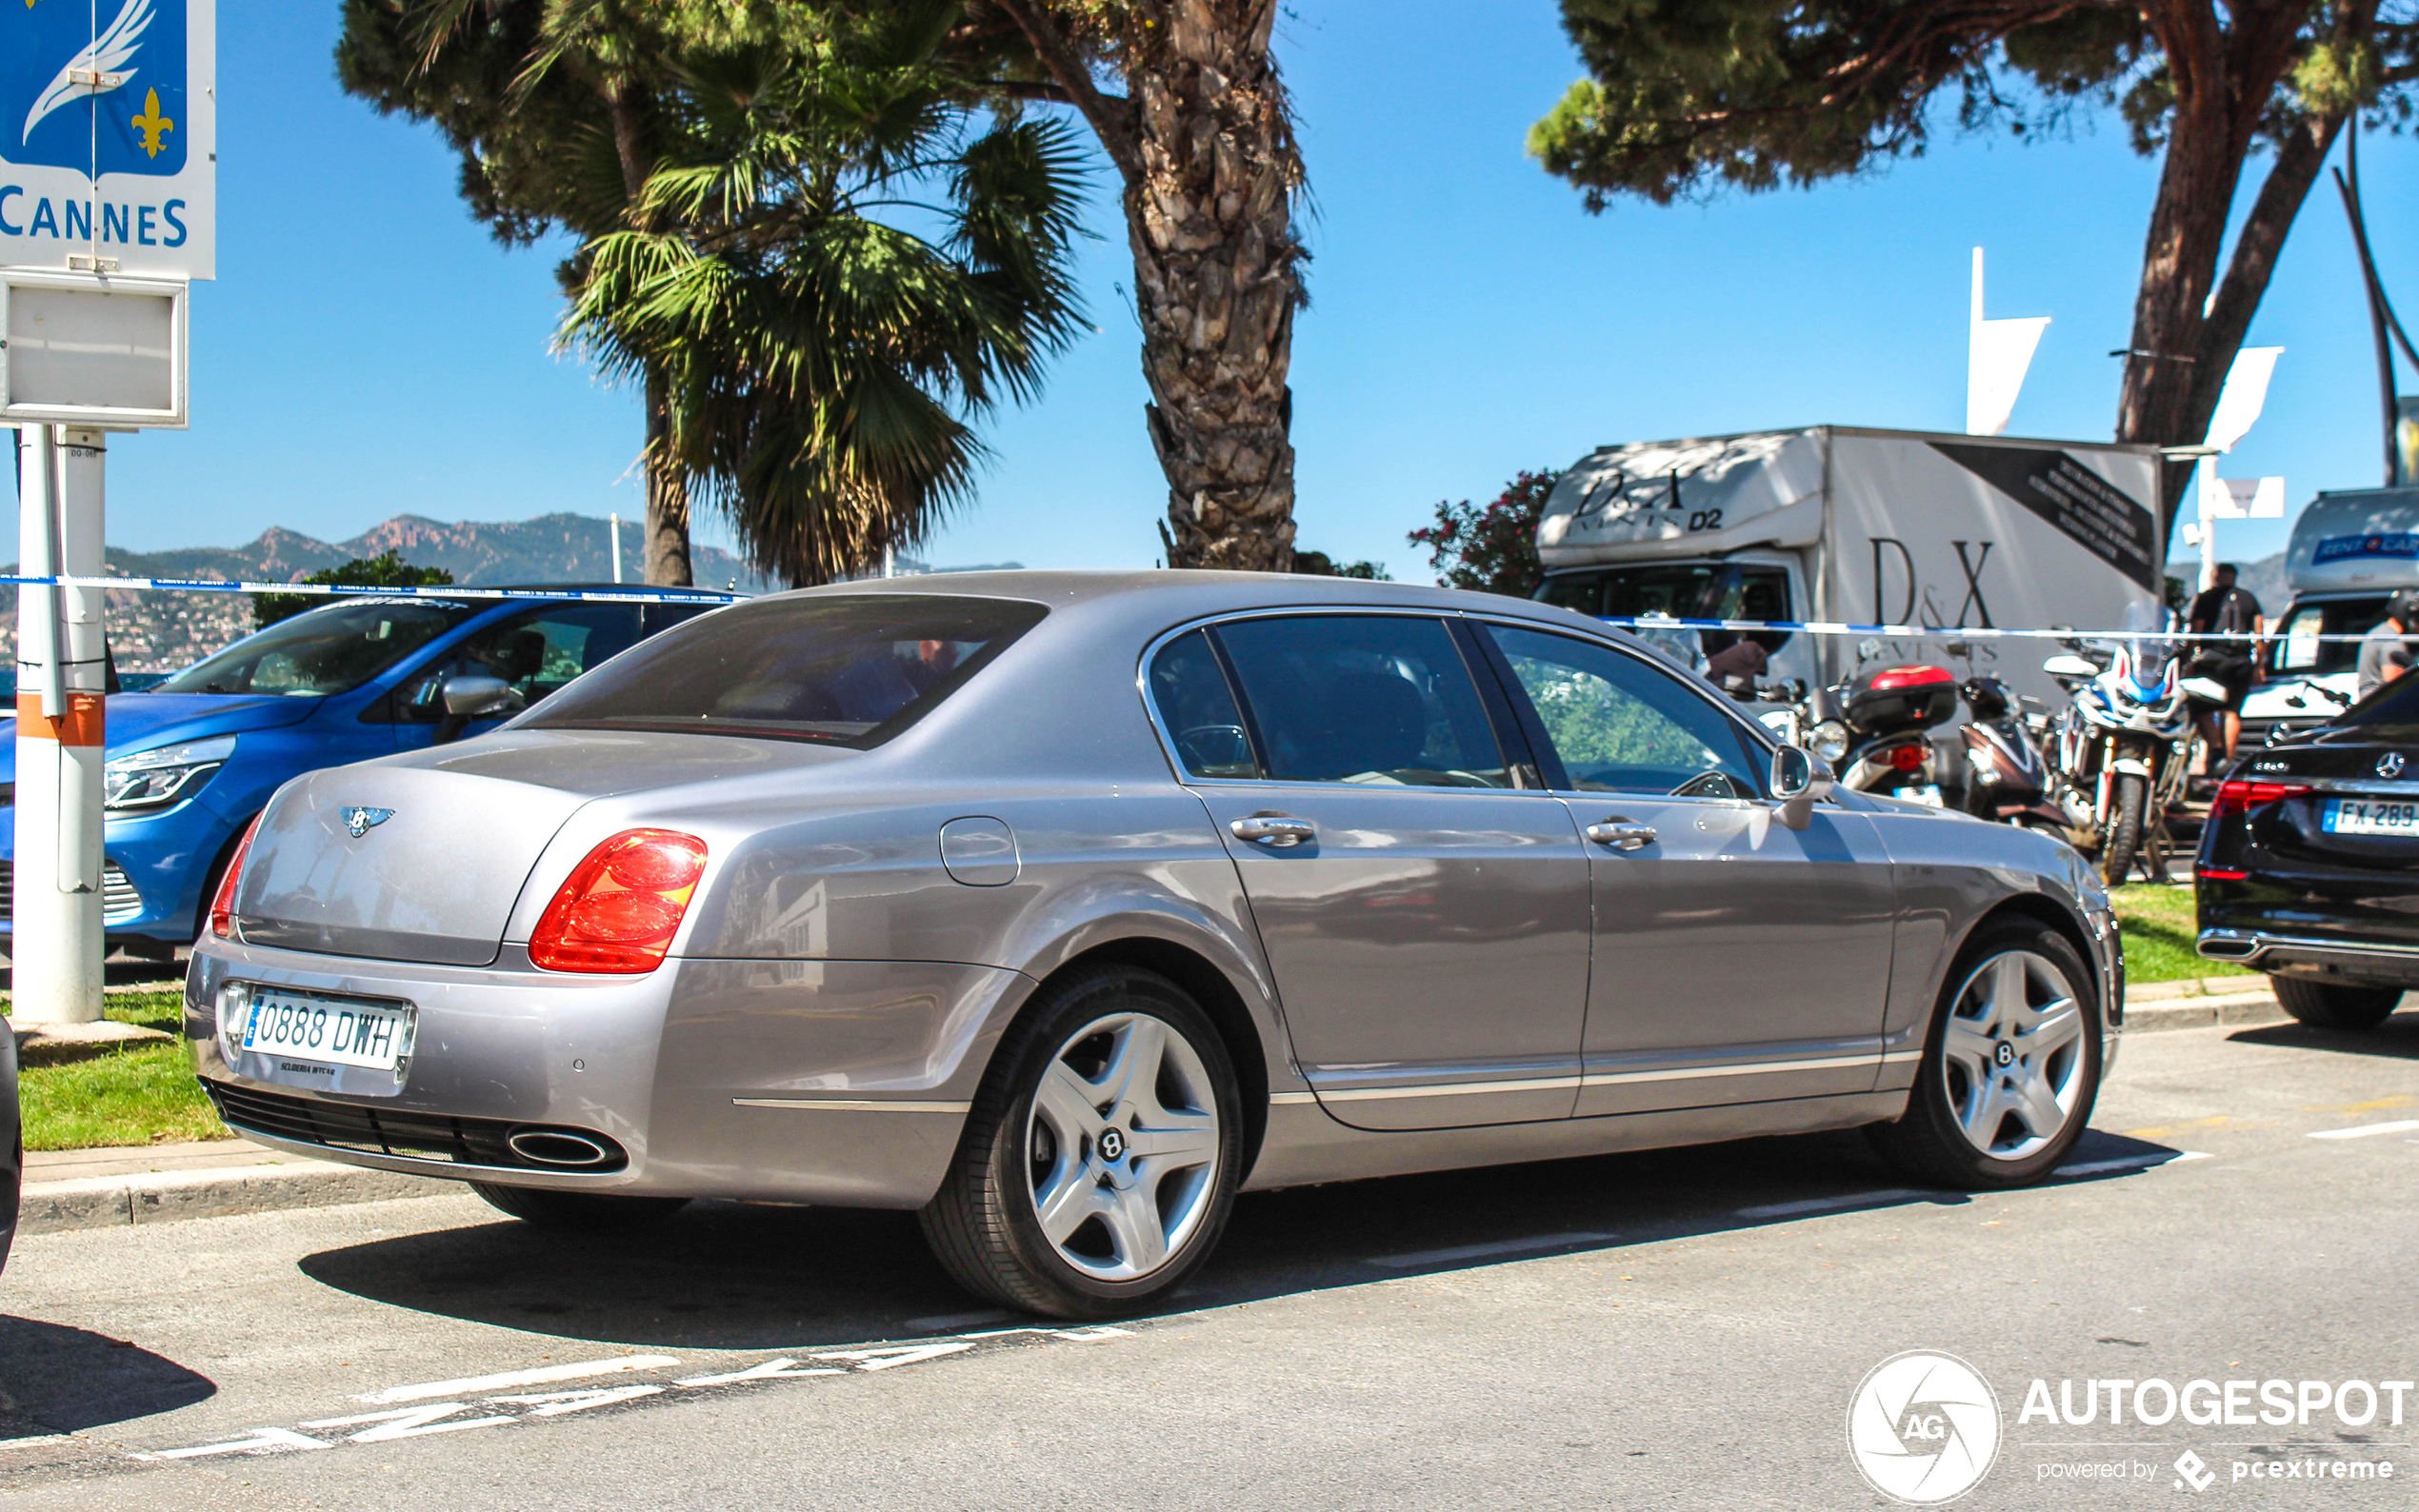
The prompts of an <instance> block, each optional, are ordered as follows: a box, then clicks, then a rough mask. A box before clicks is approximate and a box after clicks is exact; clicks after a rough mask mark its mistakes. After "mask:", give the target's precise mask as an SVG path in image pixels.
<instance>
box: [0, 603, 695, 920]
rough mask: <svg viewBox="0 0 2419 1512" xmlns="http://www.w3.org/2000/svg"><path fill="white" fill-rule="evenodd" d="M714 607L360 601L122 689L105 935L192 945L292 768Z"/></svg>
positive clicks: (4, 833) (2, 733)
mask: <svg viewBox="0 0 2419 1512" xmlns="http://www.w3.org/2000/svg"><path fill="white" fill-rule="evenodd" d="M713 607H715V606H714V605H712V604H701V603H694V602H683V603H660V604H627V603H624V604H615V603H594V602H582V601H576V600H571V601H566V600H557V601H554V602H550V603H540V604H536V605H531V604H530V603H529V602H528V601H527V600H521V601H517V602H516V601H512V600H504V601H498V600H494V599H473V598H463V599H452V598H437V597H427V598H422V597H404V596H394V597H364V598H348V599H342V600H339V601H337V602H336V603H333V604H330V605H328V606H326V607H322V608H316V609H312V610H310V612H308V613H304V614H298V615H295V616H294V617H293V618H291V619H289V620H282V621H280V622H278V623H277V624H275V625H272V626H270V627H268V628H267V629H265V630H261V631H259V632H257V633H255V634H252V635H249V636H246V637H245V638H244V639H243V640H240V641H238V642H236V643H235V644H234V645H232V646H230V647H228V648H227V649H225V650H223V651H221V652H219V653H218V654H217V655H216V656H213V657H210V659H209V660H207V661H204V662H200V663H197V664H195V665H194V666H190V667H188V668H187V669H186V670H184V671H182V672H179V673H178V674H177V675H176V676H174V677H172V678H170V679H169V680H168V681H167V682H165V683H162V684H160V685H159V686H156V687H154V688H152V689H150V690H149V691H146V692H141V693H120V694H117V695H115V696H113V697H111V698H110V700H109V763H108V766H107V768H106V773H107V775H106V777H105V780H104V781H105V797H104V800H103V808H104V813H105V816H106V817H105V821H104V824H103V826H102V838H103V849H104V853H105V855H106V858H107V859H106V862H105V864H104V866H103V869H102V901H101V918H102V923H103V926H104V928H105V929H106V930H107V931H108V934H109V940H110V945H111V946H112V947H116V948H122V949H125V950H128V951H130V952H131V953H134V954H138V955H147V956H153V957H163V958H164V957H166V956H168V955H170V953H172V952H173V951H174V950H175V948H176V947H177V946H179V945H188V944H190V943H191V942H192V939H193V936H194V934H195V932H196V930H197V929H198V927H199V919H200V913H201V910H202V909H203V908H204V907H206V906H207V905H208V904H209V901H210V894H211V892H212V891H213V889H215V888H216V887H217V885H218V876H219V872H220V870H221V868H223V867H224V866H225V865H227V860H228V857H229V856H230V855H231V854H232V853H233V851H234V848H235V842H236V841H237V840H238V839H240V838H241V837H242V835H243V833H244V828H245V826H248V825H250V823H251V822H252V816H253V815H255V814H257V813H259V812H260V810H261V808H262V806H264V805H266V804H267V803H268V802H269V797H270V794H271V793H273V792H275V791H276V790H277V789H278V787H279V786H281V785H283V784H284V783H286V782H287V781H289V780H290V779H292V778H294V777H298V776H300V775H302V774H303V773H304V772H308V771H314V770H316V769H318V768H319V767H322V766H342V765H344V764H345V763H347V762H357V761H367V760H369V759H370V758H371V757H373V756H387V755H391V754H393V753H394V752H396V751H402V750H412V749H416V748H417V747H420V746H430V745H441V744H443V743H445V742H447V741H451V740H459V739H461V738H463V737H464V736H467V735H474V734H479V733H482V732H484V731H486V730H489V729H492V728H494V727H495V726H496V725H497V724H498V723H499V722H501V721H502V720H504V719H507V718H509V717H510V716H511V715H512V714H514V713H517V712H519V711H520V710H521V709H522V708H525V707H527V706H529V705H530V704H533V703H535V702H537V701H538V700H539V699H541V698H544V697H545V696H546V695H547V694H549V693H550V692H552V691H554V689H556V688H558V687H560V686H563V685H564V684H566V683H568V682H570V680H571V679H572V678H574V677H577V676H579V675H580V674H581V673H582V672H584V671H587V670H588V669H589V668H590V667H592V666H597V665H598V664H599V663H601V662H603V661H604V660H605V659H606V658H608V657H610V656H613V655H615V654H617V653H618V652H621V651H624V650H627V649H629V648H630V647H632V646H635V645H636V644H638V643H639V642H640V641H642V640H644V639H646V638H647V637H648V636H650V635H653V634H656V633H657V632H659V631H661V630H665V629H668V628H670V627H672V626H674V625H677V624H680V623H681V622H682V621H684V620H688V619H692V618H694V617H695V616H697V615H699V614H703V613H706V612H708V611H709V610H710V609H711V608H713ZM15 734H16V730H15V725H14V722H13V721H12V720H11V721H9V722H6V723H5V724H0V783H6V784H7V785H8V786H6V787H5V788H0V805H5V806H0V826H5V828H0V847H4V848H5V852H6V855H7V858H8V859H7V860H0V931H6V930H7V929H9V927H10V924H9V913H10V877H11V874H12V872H13V862H14V859H15V853H16V830H15V817H16V814H15V807H14V804H13V802H12V800H13V798H14V794H15V778H16V744H15V738H14V737H15ZM0 939H5V935H0Z"/></svg>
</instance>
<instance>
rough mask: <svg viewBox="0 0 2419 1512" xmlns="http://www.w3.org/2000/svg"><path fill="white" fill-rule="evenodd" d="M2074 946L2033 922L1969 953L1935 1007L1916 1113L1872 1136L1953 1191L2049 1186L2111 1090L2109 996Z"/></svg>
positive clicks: (1915, 1094) (1879, 1127) (1999, 928)
mask: <svg viewBox="0 0 2419 1512" xmlns="http://www.w3.org/2000/svg"><path fill="white" fill-rule="evenodd" d="M2094 980H2095V979H2094V978H2093V976H2092V974H2091V972H2090V970H2089V968H2088V967H2087V966H2085V965H2084V964H2083V958H2082V956H2081V955H2080V954H2078V953H2077V952H2076V950H2075V947H2074V945H2073V944H2072V943H2071V942H2069V940H2068V939H2067V938H2066V937H2065V936H2064V935H2062V934H2060V933H2058V932H2057V931H2056V930H2054V929H2051V928H2049V926H2048V925H2042V924H2038V923H2035V922H2033V921H2030V920H2025V921H2022V922H2015V923H2009V924H2005V925H1996V926H1992V927H1990V928H1988V929H1986V930H1985V931H1983V933H1982V934H1981V935H1980V937H1979V938H1977V939H1975V940H1974V941H1973V942H1972V943H1971V944H1969V945H1967V946H1966V948H1965V949H1964V950H1963V951H1961V952H1960V953H1959V954H1958V957H1957V962H1956V965H1955V966H1954V967H1952V968H1951V969H1950V971H1949V984H1948V986H1947V988H1946V990H1944V991H1943V993H1942V994H1941V1001H1940V1003H1939V1005H1937V1006H1936V1007H1935V1008H1934V1009H1933V1010H1932V1018H1931V1027H1930V1032H1929V1035H1928V1037H1927V1038H1926V1040H1925V1044H1924V1057H1923V1060H1922V1062H1921V1063H1920V1064H1919V1065H1918V1067H1917V1070H1916V1074H1915V1085H1914V1089H1913V1090H1912V1091H1911V1092H1910V1093H1909V1096H1908V1100H1907V1111H1906V1113H1905V1114H1904V1115H1903V1116H1902V1117H1900V1119H1899V1120H1898V1122H1896V1123H1894V1124H1872V1125H1870V1126H1869V1128H1868V1130H1867V1132H1868V1133H1869V1134H1870V1135H1871V1136H1872V1139H1873V1143H1874V1144H1876V1145H1877V1146H1878V1147H1879V1148H1880V1149H1881V1151H1882V1153H1883V1154H1884V1155H1885V1156H1887V1157H1889V1159H1890V1160H1891V1161H1892V1162H1893V1163H1894V1164H1898V1165H1899V1166H1901V1167H1902V1168H1904V1169H1906V1170H1907V1171H1908V1172H1909V1173H1910V1174H1912V1175H1914V1176H1917V1177H1920V1178H1923V1179H1925V1180H1928V1181H1933V1182H1937V1183H1939V1184H1942V1185H1944V1186H1953V1187H1963V1188H1969V1189H1987V1188H1991V1187H2003V1186H2022V1185H2025V1184H2029V1183H2031V1182H2036V1181H2039V1180H2040V1179H2041V1178H2042V1177H2044V1176H2046V1175H2048V1174H2049V1172H2050V1171H2051V1170H2052V1169H2054V1168H2055V1167H2056V1165H2057V1164H2058V1163H2059V1162H2060V1161H2062V1160H2064V1159H2066V1156H2067V1152H2068V1151H2069V1150H2070V1149H2072V1148H2073V1147H2074V1142H2075V1141H2076V1140H2078V1139H2081V1138H2082V1137H2083V1129H2084V1125H2085V1124H2087V1123H2089V1121H2090V1118H2091V1104H2092V1100H2093V1099H2094V1098H2095V1097H2097V1096H2098V1094H2099V1088H2100V1012H2099V998H2098V995H2097V994H2096V993H2095V992H2094V991H2093V989H2092V985H2093V982H2094Z"/></svg>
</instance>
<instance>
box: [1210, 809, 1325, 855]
mask: <svg viewBox="0 0 2419 1512" xmlns="http://www.w3.org/2000/svg"><path fill="white" fill-rule="evenodd" d="M1227 827H1228V828H1229V829H1231V830H1233V831H1234V838H1235V839H1237V840H1249V841H1250V842H1252V843H1253V844H1255V845H1261V846H1278V847H1283V846H1298V845H1301V844H1302V843H1303V842H1304V841H1308V840H1316V839H1318V838H1319V826H1316V825H1314V824H1312V823H1310V822H1309V820H1307V819H1289V818H1287V817H1286V816H1285V815H1283V814H1253V815H1251V816H1250V817H1249V818H1248V819H1238V820H1236V821H1235V822H1234V823H1233V824H1230V825H1229V826H1227Z"/></svg>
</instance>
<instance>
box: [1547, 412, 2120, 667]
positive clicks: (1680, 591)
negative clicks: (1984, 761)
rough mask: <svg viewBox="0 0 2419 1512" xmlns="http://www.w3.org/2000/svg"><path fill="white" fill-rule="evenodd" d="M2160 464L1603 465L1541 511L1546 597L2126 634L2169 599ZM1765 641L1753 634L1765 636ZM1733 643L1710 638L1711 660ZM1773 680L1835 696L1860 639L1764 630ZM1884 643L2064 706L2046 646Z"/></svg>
mask: <svg viewBox="0 0 2419 1512" xmlns="http://www.w3.org/2000/svg"><path fill="white" fill-rule="evenodd" d="M2161 466H2162V462H2161V458H2160V456H2159V453H2158V451H2157V448H2152V447H2147V446H2128V445H2118V444H2114V443H2108V442H2083V441H2027V440H2017V439H2012V438H2005V437H1996V436H1967V435H1952V434H1940V433H1933V432H1928V431H1918V430H1869V429H1863V428H1853V427H1848V426H1813V427H1809V428H1805V429H1800V430H1767V431H1758V432H1755V433H1753V434H1749V435H1737V436H1712V437H1708V438H1705V439H1702V440H1694V441H1647V442H1635V443H1630V444H1628V445H1622V446H1609V447H1604V448H1598V449H1597V450H1595V451H1592V452H1590V453H1589V454H1588V455H1587V456H1586V457H1583V458H1581V459H1580V460H1579V461H1578V462H1577V463H1576V464H1574V465H1573V466H1572V467H1571V468H1570V470H1569V471H1568V472H1566V473H1564V474H1563V476H1562V479H1561V481H1560V482H1559V483H1557V484H1556V485H1555V486H1554V490H1553V493H1552V495H1551V496H1550V497H1549V499H1548V500H1547V503H1546V509H1545V513H1544V516H1543V518H1542V519H1541V520H1540V521H1539V524H1538V528H1537V550H1538V555H1539V557H1540V558H1541V559H1542V560H1543V562H1544V564H1545V567H1546V569H1547V577H1546V582H1545V587H1543V588H1542V589H1541V590H1540V592H1539V594H1538V596H1539V597H1540V598H1543V599H1546V600H1548V601H1549V602H1551V603H1555V604H1561V605H1566V606H1568V607H1571V608H1575V609H1578V610H1580V611H1581V612H1583V613H1587V614H1593V615H1601V616H1608V617H1610V616H1619V615H1636V614H1650V613H1658V612H1660V613H1666V614H1669V615H1671V616H1673V617H1675V618H1679V619H1753V620H1782V621H1823V622H1840V621H1845V622H1849V623H1851V624H1860V625H1867V624H1870V625H1921V626H1942V627H1993V628H2048V627H2074V628H2078V629H2085V630H2090V629H2113V628H2115V627H2118V626H2120V625H2122V624H2123V623H2124V615H2125V610H2126V607H2127V606H2128V605H2129V604H2134V603H2149V604H2156V603H2158V602H2160V600H2161V599H2162V597H2163V588H2164V584H2163V581H2162V572H2161V567H2160V564H2161V562H2162V561H2163V559H2164V558H2165V555H2166V553H2165V550H2164V549H2163V548H2164V546H2165V541H2164V534H2165V522H2166V518H2167V516H2166V512H2165V511H2164V510H2163V509H2162V508H2161V507H2160V505H2159V496H2160V473H2161ZM1749 633H1752V632H1749ZM1738 638H1739V637H1738V634H1737V633H1736V632H1730V631H1719V630H1709V631H1704V632H1701V639H1702V643H1703V647H1704V650H1705V652H1706V653H1708V654H1710V653H1712V652H1715V651H1718V650H1720V649H1722V648H1723V647H1727V646H1729V645H1730V644H1732V643H1734V642H1735V641H1736V640H1737V639H1738ZM1755 638H1756V639H1757V640H1758V641H1760V642H1762V643H1763V644H1764V646H1765V648H1766V650H1767V651H1768V652H1769V656H1770V663H1769V670H1768V671H1767V673H1766V674H1765V675H1766V678H1767V680H1768V681H1772V682H1777V681H1780V680H1782V679H1785V678H1791V677H1796V678H1803V679H1805V680H1806V682H1807V683H1808V685H1809V686H1815V687H1822V686H1829V685H1831V684H1834V683H1837V682H1840V681H1841V680H1843V679H1844V678H1846V677H1848V676H1849V675H1850V674H1851V673H1853V672H1854V671H1855V670H1856V669H1857V663H1858V647H1859V645H1860V642H1861V640H1862V639H1863V638H1862V637H1859V636H1854V635H1847V636H1840V635H1823V636H1812V635H1806V634H1758V635H1756V636H1755ZM1954 640H1956V637H1955V635H1954V634H1953V632H1952V633H1951V634H1947V635H1941V636H1925V637H1907V638H1902V639H1895V640H1889V641H1887V642H1885V643H1884V645H1883V646H1882V647H1881V648H1880V652H1879V655H1878V657H1877V658H1876V659H1875V660H1874V661H1873V662H1871V663H1869V664H1868V665H1869V666H1890V665H1894V664H1897V663H1912V662H1930V663H1933V664H1935V665H1938V666H1947V667H1949V668H1950V669H1951V670H1954V671H1956V672H1958V673H1959V674H1960V675H1961V676H1962V675H1964V674H1965V673H1966V672H1967V671H1969V670H1971V671H1973V672H1984V673H1989V674H1991V675H1993V676H1996V677H1999V678H2001V679H2003V680H2005V681H2006V682H2007V683H2008V685H2009V686H2011V687H2013V688H2014V689H2015V690H2016V691H2018V692H2019V693H2023V694H2028V695H2029V696H2031V697H2034V698H2038V699H2041V700H2043V701H2045V702H2052V701H2062V700H2063V698H2064V694H2063V693H2062V692H2061V691H2060V689H2059V687H2058V686H2057V684H2056V683H2055V681H2053V680H2052V679H2051V678H2049V676H2048V674H2046V673H2044V672H2043V671H2042V670H2041V664H2042V662H2043V661H2044V660H2045V659H2046V658H2048V657H2049V656H2052V655H2054V654H2056V652H2057V650H2058V647H2057V644H2056V643H2055V642H2054V641H2049V640H2021V639H2019V640H1997V639H1982V640H1974V641H1971V642H1969V643H1966V644H1967V646H1968V647H1969V655H1965V656H1956V657H1952V656H1951V655H1950V654H1949V649H1948V645H1949V643H1950V642H1952V641H1954Z"/></svg>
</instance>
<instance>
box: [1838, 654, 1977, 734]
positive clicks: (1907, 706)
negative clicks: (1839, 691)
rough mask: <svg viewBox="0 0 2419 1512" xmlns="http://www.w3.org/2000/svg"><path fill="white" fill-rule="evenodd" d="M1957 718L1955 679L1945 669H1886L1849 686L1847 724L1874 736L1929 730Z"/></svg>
mask: <svg viewBox="0 0 2419 1512" xmlns="http://www.w3.org/2000/svg"><path fill="white" fill-rule="evenodd" d="M1956 716H1957V679H1956V677H1955V676H1954V675H1953V674H1952V673H1950V672H1949V669H1948V668H1947V667H1945V666H1889V667H1884V668H1883V669H1881V670H1880V671H1877V672H1869V673H1867V674H1866V675H1865V676H1863V677H1859V678H1858V679H1856V681H1855V682H1854V683H1852V684H1850V685H1849V692H1848V722H1849V724H1850V725H1853V726H1856V727H1857V728H1858V729H1860V730H1865V731H1868V732H1869V733H1871V734H1874V735H1892V734H1897V733H1900V732H1902V731H1906V730H1918V729H1929V728H1930V727H1931V726H1934V725H1945V724H1947V723H1948V722H1949V721H1950V720H1951V719H1954V718H1956Z"/></svg>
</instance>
